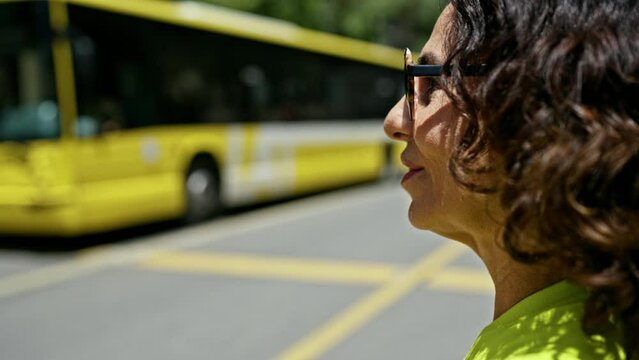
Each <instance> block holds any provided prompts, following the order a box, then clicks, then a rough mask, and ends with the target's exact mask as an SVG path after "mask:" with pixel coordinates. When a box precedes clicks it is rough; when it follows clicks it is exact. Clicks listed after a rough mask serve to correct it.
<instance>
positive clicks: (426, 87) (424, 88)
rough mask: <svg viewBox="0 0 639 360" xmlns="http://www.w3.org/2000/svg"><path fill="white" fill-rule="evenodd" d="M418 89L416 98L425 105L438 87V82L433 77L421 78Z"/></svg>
mask: <svg viewBox="0 0 639 360" xmlns="http://www.w3.org/2000/svg"><path fill="white" fill-rule="evenodd" d="M418 89H419V91H418V96H417V100H418V101H419V103H420V104H421V105H423V106H427V105H428V104H429V103H430V100H431V97H432V96H433V93H434V92H435V90H437V89H439V82H438V81H437V80H436V79H433V78H422V79H420V84H419V87H418Z"/></svg>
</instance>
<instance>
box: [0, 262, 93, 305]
mask: <svg viewBox="0 0 639 360" xmlns="http://www.w3.org/2000/svg"><path fill="white" fill-rule="evenodd" d="M103 265H104V264H102V263H101V262H96V261H91V260H89V261H69V262H65V263H62V264H58V265H52V266H45V267H43V268H39V269H35V270H31V271H27V272H23V273H19V274H15V275H9V276H7V277H4V278H0V299H3V298H6V297H10V296H13V295H17V294H20V293H23V292H26V291H30V290H35V289H39V288H43V287H45V286H49V285H52V284H57V283H61V282H64V281H69V280H72V279H75V278H79V277H82V276H85V275H87V274H90V273H93V272H95V271H98V270H100V269H102V268H103Z"/></svg>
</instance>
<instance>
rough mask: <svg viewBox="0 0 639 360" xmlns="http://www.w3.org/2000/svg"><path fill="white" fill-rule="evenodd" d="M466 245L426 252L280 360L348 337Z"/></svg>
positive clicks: (310, 355) (314, 352) (316, 352)
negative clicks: (411, 265) (420, 258)
mask: <svg viewBox="0 0 639 360" xmlns="http://www.w3.org/2000/svg"><path fill="white" fill-rule="evenodd" d="M464 251H466V248H465V247H463V246H462V245H460V244H458V243H455V242H449V243H445V244H444V245H442V246H441V247H439V248H437V249H435V250H434V251H432V252H431V253H430V254H428V255H426V256H425V257H424V258H422V260H420V261H419V262H418V263H417V264H416V265H414V266H413V267H411V268H410V269H408V270H406V271H404V272H402V273H400V274H399V275H397V276H396V277H395V278H394V279H393V280H392V281H390V282H389V283H388V284H387V285H385V286H383V287H381V288H380V289H378V290H376V291H375V292H373V293H372V294H371V295H369V296H367V297H365V298H363V299H361V300H360V301H358V302H357V303H355V304H353V305H352V306H351V307H349V308H348V309H346V310H345V311H343V312H342V313H340V314H338V315H337V316H335V317H334V318H332V319H331V320H329V321H328V322H327V323H326V324H325V325H323V326H322V327H320V328H319V329H317V330H316V331H315V332H313V333H312V334H310V335H309V336H308V337H306V338H304V339H302V340H301V341H299V342H298V343H296V344H294V345H293V346H292V347H290V348H289V349H287V350H285V351H284V352H283V353H281V354H280V355H279V356H278V357H277V359H278V360H302V359H315V358H317V357H319V356H320V355H322V354H323V353H325V352H326V351H327V350H329V349H331V348H333V347H334V346H335V345H336V344H338V343H340V342H341V341H343V340H344V339H345V338H347V337H349V336H350V335H351V334H353V333H354V332H355V331H357V330H358V329H359V328H361V327H362V326H363V325H365V324H366V323H367V322H369V321H370V320H371V319H373V318H374V317H375V316H377V315H378V314H379V313H381V312H383V311H384V310H385V309H386V308H388V307H389V306H390V305H392V304H393V303H394V302H396V301H398V300H399V299H400V298H402V297H403V296H404V295H406V294H408V293H409V292H410V291H412V290H413V289H414V288H415V287H416V286H417V285H419V284H420V283H421V282H422V281H423V280H425V279H426V280H428V279H431V278H433V277H435V275H436V274H437V272H439V271H440V270H441V269H442V268H443V267H444V266H446V264H448V263H450V262H451V261H453V260H454V259H456V258H457V257H459V256H460V255H462V254H463V252H464Z"/></svg>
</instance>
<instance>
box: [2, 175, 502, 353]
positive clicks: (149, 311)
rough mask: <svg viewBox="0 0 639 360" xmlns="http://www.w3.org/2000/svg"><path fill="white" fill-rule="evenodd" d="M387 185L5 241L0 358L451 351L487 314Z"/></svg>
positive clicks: (476, 271)
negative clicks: (94, 234) (166, 223)
mask: <svg viewBox="0 0 639 360" xmlns="http://www.w3.org/2000/svg"><path fill="white" fill-rule="evenodd" d="M407 206H408V198H407V196H406V194H405V193H404V192H403V191H402V190H401V188H400V187H399V185H397V184H396V183H395V182H384V183H378V184H369V185H363V186H358V187H353V188H349V189H345V190H339V191H337V192H333V193H326V194H321V195H316V196H312V197H307V198H302V199H297V200H293V201H290V202H284V203H281V204H276V205H271V206H266V207H262V208H258V209H253V210H249V211H244V212H238V213H235V214H229V215H226V216H223V217H221V218H218V219H215V220H212V221H210V222H207V223H203V224H200V225H196V226H191V227H186V228H174V227H168V229H161V230H159V231H155V232H151V233H149V234H144V232H142V234H141V236H137V237H135V238H129V239H122V240H119V241H116V242H112V243H107V244H102V245H98V246H94V247H90V248H84V249H83V248H80V249H78V250H74V251H52V250H50V251H42V250H40V251H33V250H30V249H28V248H25V249H20V248H16V247H15V239H9V238H4V239H3V241H4V242H12V243H13V245H12V247H11V248H5V249H4V250H3V251H2V252H0V275H1V278H0V322H1V323H2V324H3V326H2V328H1V329H0V358H2V359H12V360H22V359H24V360H27V359H29V360H30V359H50V360H54V359H64V360H72V359H154V360H157V359H176V358H181V359H200V358H207V359H272V358H279V359H304V358H307V359H311V358H321V359H415V358H421V359H460V358H462V357H463V355H464V354H465V352H466V350H467V349H468V348H469V347H470V345H471V344H472V341H473V339H474V338H475V336H476V335H477V334H478V333H479V331H481V329H482V327H483V326H485V325H486V324H488V322H489V321H490V319H491V314H492V297H491V293H492V289H491V285H490V281H489V280H488V278H487V276H486V272H485V270H484V269H483V266H482V265H481V263H480V262H479V261H478V260H477V259H476V257H475V256H474V255H473V254H472V253H471V252H470V251H469V250H467V249H466V248H464V247H462V246H460V245H457V244H455V243H453V242H451V241H449V240H446V239H442V238H440V237H438V236H436V235H434V234H432V233H429V232H423V231H417V230H414V229H412V228H411V227H410V225H409V224H408V221H407V219H406V210H407Z"/></svg>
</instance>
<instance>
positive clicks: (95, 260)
mask: <svg viewBox="0 0 639 360" xmlns="http://www.w3.org/2000/svg"><path fill="white" fill-rule="evenodd" d="M392 188H393V187H391V185H389V184H381V185H380V184H374V185H371V186H364V187H359V188H351V189H345V190H338V191H334V192H331V193H327V194H323V195H318V196H314V197H310V198H304V199H300V200H296V201H291V202H288V203H284V204H282V205H276V206H271V207H268V208H264V209H260V210H255V211H251V212H247V213H243V214H239V215H235V216H233V217H229V218H221V219H217V220H214V221H211V222H208V223H203V224H200V225H197V226H191V227H187V228H181V229H177V230H175V231H167V232H164V233H161V234H158V235H151V236H147V237H143V238H140V239H136V241H135V243H130V244H125V245H120V244H118V245H101V246H96V247H92V248H89V249H86V250H84V251H80V252H78V255H77V257H76V258H74V259H72V260H69V261H65V262H62V263H59V264H55V265H50V266H45V267H41V268H38V269H35V270H31V271H27V272H23V273H18V274H13V275H8V276H6V277H4V278H0V300H1V299H4V298H6V297H10V296H16V295H18V294H21V293H24V292H28V291H33V290H37V289H40V288H44V287H49V286H53V285H56V284H59V283H62V282H65V281H69V280H73V279H76V278H78V277H81V276H85V275H88V274H92V273H94V272H96V271H100V270H103V269H106V268H110V267H114V266H121V265H127V264H131V263H136V262H138V261H140V260H141V259H144V258H146V257H149V256H151V255H152V254H154V253H155V252H157V251H163V250H179V249H187V248H194V247H199V246H204V245H207V244H212V243H214V242H217V241H220V240H223V239H226V238H228V237H233V236H237V235H241V234H244V233H250V232H252V231H258V230H260V229H263V228H268V227H272V226H278V225H282V224H286V223H289V222H293V221H296V220H299V219H303V218H306V217H311V216H316V215H319V214H323V213H326V212H331V211H337V210H339V209H343V208H345V207H349V206H355V205H360V204H362V203H367V202H371V201H379V200H380V199H384V198H388V197H394V196H396V193H395V192H391V191H389V190H390V189H392Z"/></svg>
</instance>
